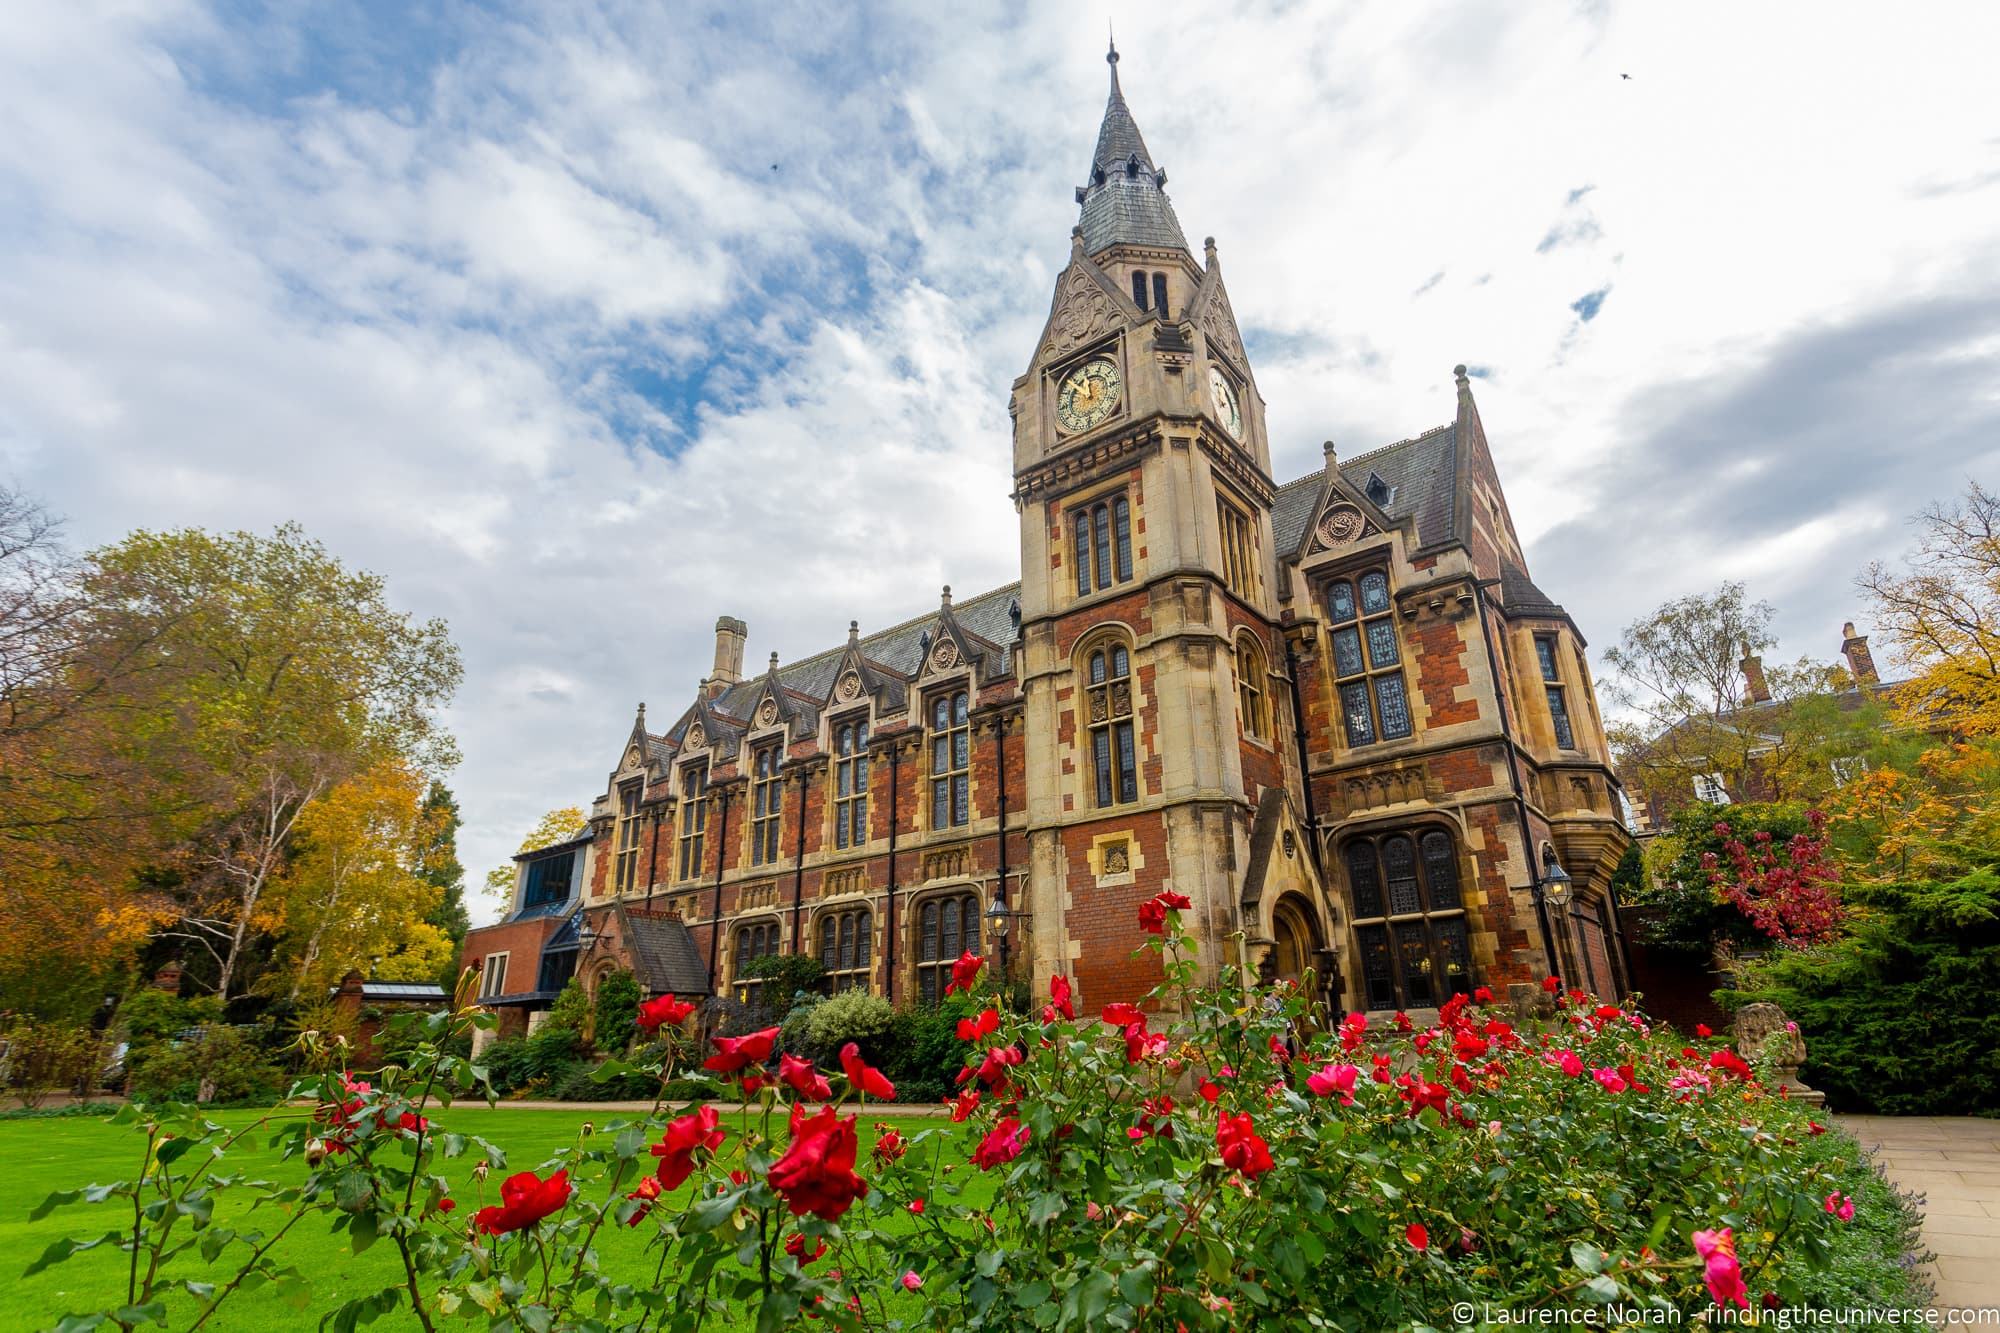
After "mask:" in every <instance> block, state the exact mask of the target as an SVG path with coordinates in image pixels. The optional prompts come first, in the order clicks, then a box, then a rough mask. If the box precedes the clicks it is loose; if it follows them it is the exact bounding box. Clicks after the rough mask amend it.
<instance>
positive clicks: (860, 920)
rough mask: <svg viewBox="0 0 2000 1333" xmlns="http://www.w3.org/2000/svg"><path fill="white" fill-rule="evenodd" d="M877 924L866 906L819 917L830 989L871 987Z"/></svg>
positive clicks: (821, 954)
mask: <svg viewBox="0 0 2000 1333" xmlns="http://www.w3.org/2000/svg"><path fill="white" fill-rule="evenodd" d="M873 924H874V918H873V916H872V915H871V914H870V913H869V911H868V909H867V908H865V907H855V908H850V909H848V910H846V911H841V912H828V913H827V914H826V915H825V916H822V917H821V918H820V919H819V965H820V966H821V967H822V968H824V969H825V970H826V986H827V990H828V991H829V992H833V993H838V992H840V991H844V990H867V989H868V963H869V949H870V931H871V929H872V927H873Z"/></svg>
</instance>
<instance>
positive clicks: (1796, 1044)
mask: <svg viewBox="0 0 2000 1333" xmlns="http://www.w3.org/2000/svg"><path fill="white" fill-rule="evenodd" d="M1736 1053H1737V1054H1738V1055H1740V1056H1742V1057H1743V1058H1744V1059H1745V1060H1747V1061H1748V1062H1749V1063H1751V1064H1756V1063H1757V1062H1758V1061H1760V1060H1764V1059H1768V1060H1769V1061H1770V1062H1771V1068H1772V1072H1774V1073H1775V1074H1776V1075H1777V1077H1778V1083H1779V1086H1780V1087H1781V1088H1783V1090H1784V1094H1785V1096H1787V1097H1789V1098H1791V1099H1792V1100H1794V1101H1802V1102H1805V1103H1807V1104H1808V1105H1811V1106H1820V1105H1823V1104H1825V1102H1826V1094H1825V1093H1823V1092H1816V1091H1814V1090H1813V1089H1811V1088H1809V1087H1807V1086H1806V1085H1805V1084H1803V1083H1801V1082H1799V1066H1801V1065H1803V1064H1804V1063H1805V1062H1806V1041H1805V1038H1804V1037H1801V1036H1800V1035H1799V1025H1798V1024H1797V1023H1794V1022H1792V1021H1791V1020H1790V1019H1789V1018H1787V1017H1785V1011H1784V1010H1783V1009H1781V1008H1779V1007H1778V1006H1777V1005H1775V1004H1764V1003H1762V1002H1759V1003H1756V1004H1746V1005H1744V1006H1743V1007H1742V1008H1741V1009H1738V1010H1737V1011H1736Z"/></svg>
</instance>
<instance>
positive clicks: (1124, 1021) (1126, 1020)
mask: <svg viewBox="0 0 2000 1333" xmlns="http://www.w3.org/2000/svg"><path fill="white" fill-rule="evenodd" d="M1104 1021H1105V1022H1107V1023H1109V1024H1110V1025H1111V1026H1112V1027H1115V1028H1128V1027H1131V1026H1132V1025H1133V1024H1134V1023H1137V1024H1138V1025H1139V1026H1140V1027H1144V1026H1145V1025H1146V1011H1145V1010H1143V1009H1141V1008H1140V1007H1139V1006H1138V1005H1136V1004H1127V1003H1125V1001H1123V1000H1120V1001H1119V1002H1118V1003H1117V1004H1107V1005H1105V1006H1104Z"/></svg>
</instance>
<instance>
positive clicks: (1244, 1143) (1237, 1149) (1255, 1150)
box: [1215, 1111, 1275, 1179]
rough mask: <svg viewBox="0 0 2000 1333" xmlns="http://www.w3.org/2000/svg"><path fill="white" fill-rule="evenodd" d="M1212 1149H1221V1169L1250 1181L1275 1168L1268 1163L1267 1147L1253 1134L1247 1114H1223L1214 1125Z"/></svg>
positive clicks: (1269, 1148)
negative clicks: (1230, 1170)
mask: <svg viewBox="0 0 2000 1333" xmlns="http://www.w3.org/2000/svg"><path fill="white" fill-rule="evenodd" d="M1215 1146H1216V1147H1218V1148H1220V1149H1221V1150H1222V1164H1223V1165H1224V1166H1227V1167H1229V1168H1230V1169H1232V1170H1235V1171H1241V1172H1242V1173H1243V1174H1244V1175H1246V1176H1249V1177H1251V1178H1252V1179H1255V1178H1256V1177H1258V1176H1261V1175H1263V1174H1264V1173H1265V1172H1266V1171H1269V1170H1270V1169H1271V1168H1272V1166H1273V1165H1275V1163H1273V1162H1272V1161H1271V1146H1270V1145H1269V1144H1267V1143H1265V1142H1264V1140H1263V1138H1262V1137H1261V1136H1260V1135H1259V1134H1258V1133H1257V1130H1256V1127H1255V1126H1254V1125H1252V1124H1251V1121H1250V1114H1249V1112H1247V1111H1246V1112H1244V1113H1242V1114H1240V1115H1230V1114H1229V1113H1228V1112H1226V1111H1225V1112H1224V1113H1223V1115H1222V1119H1221V1120H1220V1122H1218V1123H1217V1125H1216V1126H1215Z"/></svg>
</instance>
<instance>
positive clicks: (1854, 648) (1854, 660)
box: [1840, 620, 1882, 689]
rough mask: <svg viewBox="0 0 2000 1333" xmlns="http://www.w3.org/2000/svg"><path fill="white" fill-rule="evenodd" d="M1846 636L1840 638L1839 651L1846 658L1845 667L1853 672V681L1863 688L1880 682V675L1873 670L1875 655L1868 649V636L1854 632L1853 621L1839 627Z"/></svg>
mask: <svg viewBox="0 0 2000 1333" xmlns="http://www.w3.org/2000/svg"><path fill="white" fill-rule="evenodd" d="M1840 632H1841V633H1842V634H1843V635H1845V636H1846V637H1845V638H1844V639H1843V640H1841V644H1840V653H1841V656H1843V657H1845V658H1846V659H1847V669H1848V670H1849V671H1852V672H1853V673H1854V683H1855V684H1856V685H1859V686H1861V687H1862V688H1863V689H1866V688H1868V687H1869V686H1870V685H1879V684H1881V683H1882V677H1881V676H1880V675H1878V674H1877V673H1876V671H1875V656H1874V654H1872V653H1870V652H1869V651H1868V636H1867V635H1866V634H1856V633H1855V632H1854V622H1853V621H1851V620H1850V621H1848V622H1847V623H1846V624H1845V625H1842V626H1841V627H1840Z"/></svg>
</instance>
